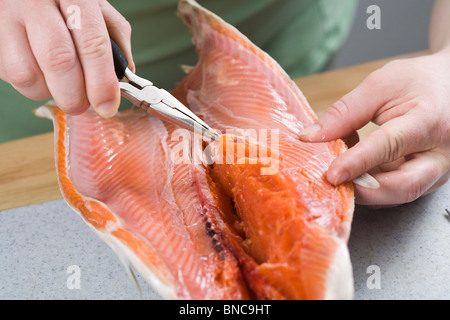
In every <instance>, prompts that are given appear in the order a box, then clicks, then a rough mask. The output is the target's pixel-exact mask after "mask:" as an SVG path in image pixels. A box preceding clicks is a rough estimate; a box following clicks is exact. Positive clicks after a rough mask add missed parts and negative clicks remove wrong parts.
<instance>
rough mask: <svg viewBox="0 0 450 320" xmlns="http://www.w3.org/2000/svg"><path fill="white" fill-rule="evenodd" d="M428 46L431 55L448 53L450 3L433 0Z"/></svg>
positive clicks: (449, 46) (449, 44) (443, 0)
mask: <svg viewBox="0 0 450 320" xmlns="http://www.w3.org/2000/svg"><path fill="white" fill-rule="evenodd" d="M429 46H430V51H431V52H432V53H435V52H438V51H442V50H446V51H449V52H450V1H449V0H435V3H434V7H433V11H432V13H431V22H430V30H429Z"/></svg>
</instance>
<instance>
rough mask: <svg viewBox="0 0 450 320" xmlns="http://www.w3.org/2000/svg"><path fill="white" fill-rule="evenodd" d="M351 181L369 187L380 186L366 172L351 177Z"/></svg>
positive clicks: (375, 187)
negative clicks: (356, 176) (353, 177)
mask: <svg viewBox="0 0 450 320" xmlns="http://www.w3.org/2000/svg"><path fill="white" fill-rule="evenodd" d="M353 183H354V184H357V185H359V186H362V187H364V188H369V189H378V188H379V187H380V183H379V182H378V181H377V180H376V179H375V178H374V177H372V176H371V175H370V174H368V173H364V174H362V175H361V176H359V177H358V178H356V179H353Z"/></svg>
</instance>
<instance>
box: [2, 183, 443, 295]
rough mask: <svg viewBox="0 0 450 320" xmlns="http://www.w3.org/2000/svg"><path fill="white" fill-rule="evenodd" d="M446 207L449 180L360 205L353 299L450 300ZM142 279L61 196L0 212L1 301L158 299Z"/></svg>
mask: <svg viewBox="0 0 450 320" xmlns="http://www.w3.org/2000/svg"><path fill="white" fill-rule="evenodd" d="M445 209H448V210H450V183H447V184H446V185H445V186H443V187H442V188H440V189H439V190H437V191H436V192H434V193H433V194H431V195H428V196H426V197H423V198H421V199H419V200H417V201H415V202H413V203H410V204H406V205H403V206H400V207H397V208H391V209H383V210H369V209H367V208H364V207H357V208H356V210H355V216H354V220H353V226H352V233H351V237H350V241H349V248H350V255H351V259H352V263H353V272H354V280H355V299H359V300H363V299H364V300H365V299H450V273H449V272H448V267H449V266H450V241H449V239H450V215H448V214H447V213H446V211H445ZM71 266H75V269H71V268H73V267H71ZM368 268H369V273H368ZM68 270H69V273H68ZM374 270H375V271H374ZM74 276H79V277H78V279H79V280H80V282H79V283H78V282H72V281H71V280H73V279H74ZM136 276H137V279H138V283H139V285H140V288H141V291H142V295H140V294H139V291H138V290H137V288H136V286H135V285H134V283H133V282H132V281H131V279H130V277H129V276H128V274H127V273H126V272H125V268H124V267H123V266H122V265H121V263H120V261H119V259H118V258H117V257H116V255H115V254H114V253H113V252H112V250H111V249H110V248H109V247H108V246H107V245H106V244H105V243H104V242H103V241H102V240H100V238H98V237H97V235H96V234H94V232H93V231H92V230H91V229H90V228H89V227H88V226H87V225H86V224H85V223H84V222H83V221H82V219H81V218H80V217H79V216H78V215H77V214H76V213H75V212H73V211H72V209H70V208H69V207H68V206H67V204H66V203H65V202H64V201H63V200H57V201H51V202H46V203H42V204H38V205H32V206H28V207H22V208H18V209H12V210H6V211H2V212H0V299H140V298H143V299H160V297H159V296H158V294H156V293H155V292H154V291H153V290H152V289H151V288H150V287H149V285H147V283H146V282H145V281H144V280H143V279H142V278H141V277H140V276H139V275H138V274H136ZM374 277H378V278H374ZM374 279H375V282H374ZM68 282H69V284H68ZM368 283H369V286H368ZM78 284H79V286H78ZM371 284H375V288H372V289H370V288H369V287H370V286H371ZM377 285H379V288H378V287H377ZM71 286H72V287H73V286H75V288H72V289H70V287H71ZM78 287H79V288H78Z"/></svg>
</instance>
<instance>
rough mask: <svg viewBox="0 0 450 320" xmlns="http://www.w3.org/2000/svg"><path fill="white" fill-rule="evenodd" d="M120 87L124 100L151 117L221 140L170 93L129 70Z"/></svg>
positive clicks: (126, 71)
mask: <svg viewBox="0 0 450 320" xmlns="http://www.w3.org/2000/svg"><path fill="white" fill-rule="evenodd" d="M119 86H120V91H121V93H122V96H123V97H124V98H126V99H127V100H129V101H131V102H132V103H133V104H134V105H135V106H137V107H140V108H143V109H144V110H146V111H147V112H148V113H150V114H151V115H154V116H155V117H158V118H160V119H162V120H167V121H169V122H172V123H174V124H176V125H178V126H181V127H183V128H186V129H189V130H192V131H194V132H199V131H200V132H201V133H202V134H203V135H205V136H206V137H208V138H210V139H212V140H217V139H218V138H219V134H218V133H217V132H216V131H215V130H213V129H212V128H211V127H210V126H208V125H207V124H206V123H205V122H204V121H203V120H201V119H200V118H199V117H197V116H196V115H195V114H194V113H193V112H192V111H191V110H189V109H188V108H187V107H186V106H184V105H183V104H182V103H181V102H180V101H178V100H177V99H176V98H175V97H174V96H172V95H171V94H170V93H169V92H167V91H166V90H164V89H160V88H158V87H155V86H154V85H153V83H152V82H151V81H149V80H146V79H143V78H141V77H139V76H137V75H135V74H134V73H133V72H131V70H129V69H128V68H126V70H125V74H124V77H123V78H122V81H121V82H119Z"/></svg>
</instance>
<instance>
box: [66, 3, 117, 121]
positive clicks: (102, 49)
mask: <svg viewBox="0 0 450 320" xmlns="http://www.w3.org/2000/svg"><path fill="white" fill-rule="evenodd" d="M73 3H74V1H73V0H61V3H60V6H61V11H62V12H63V14H64V15H65V17H66V19H68V18H69V17H68V15H69V14H68V12H67V8H69V6H71V5H73ZM76 3H77V4H78V7H79V12H80V24H79V25H80V26H79V28H78V29H77V28H72V29H71V30H70V31H71V34H72V38H73V41H74V43H75V47H76V49H77V52H78V56H79V60H80V63H81V66H82V69H83V73H84V81H85V85H86V92H87V96H88V100H89V102H90V103H91V105H92V107H93V108H94V109H95V110H96V111H97V112H98V113H99V114H100V115H102V116H105V117H110V116H113V115H114V114H115V113H116V111H117V109H118V108H119V104H120V91H119V83H118V81H117V78H116V75H115V72H114V63H113V57H112V51H111V42H110V40H109V34H108V30H107V28H106V24H105V21H104V18H103V14H102V12H101V9H100V7H99V4H98V2H97V1H92V0H79V1H77V2H76Z"/></svg>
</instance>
